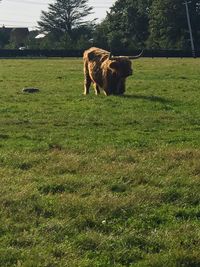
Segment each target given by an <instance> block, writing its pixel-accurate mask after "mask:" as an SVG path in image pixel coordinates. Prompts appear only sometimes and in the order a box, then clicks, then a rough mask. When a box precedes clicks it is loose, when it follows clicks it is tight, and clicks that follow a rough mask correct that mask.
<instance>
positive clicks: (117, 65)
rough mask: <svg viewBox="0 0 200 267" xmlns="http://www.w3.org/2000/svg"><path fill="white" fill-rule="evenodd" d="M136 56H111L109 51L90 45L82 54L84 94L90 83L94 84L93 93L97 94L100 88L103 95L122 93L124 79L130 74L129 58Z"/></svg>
mask: <svg viewBox="0 0 200 267" xmlns="http://www.w3.org/2000/svg"><path fill="white" fill-rule="evenodd" d="M141 55H142V53H140V54H139V55H137V56H132V57H126V56H118V57H113V56H111V53H110V52H108V51H106V50H103V49H100V48H97V47H91V48H90V49H88V50H86V51H85V52H84V54H83V61H84V76H85V80H84V94H85V95H86V94H88V93H89V88H90V85H91V83H93V84H94V89H95V93H96V94H99V93H100V89H99V88H102V89H103V91H104V93H105V95H111V94H114V95H122V94H123V93H124V92H125V80H126V78H127V77H128V76H130V75H132V73H133V71H132V68H131V60H130V59H136V58H139V57H140V56H141Z"/></svg>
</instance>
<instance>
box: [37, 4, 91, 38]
mask: <svg viewBox="0 0 200 267" xmlns="http://www.w3.org/2000/svg"><path fill="white" fill-rule="evenodd" d="M91 13H92V7H91V6H88V0H56V1H55V3H53V4H49V9H48V11H42V15H41V20H40V21H39V22H38V25H39V29H40V31H41V32H47V33H51V34H54V36H55V37H56V38H57V37H59V36H62V37H63V35H67V36H68V37H69V38H70V39H72V40H73V32H74V30H75V29H77V28H79V27H82V26H84V25H87V23H88V22H87V21H85V17H87V16H88V15H89V14H91Z"/></svg>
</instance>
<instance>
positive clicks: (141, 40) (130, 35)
mask: <svg viewBox="0 0 200 267" xmlns="http://www.w3.org/2000/svg"><path fill="white" fill-rule="evenodd" d="M151 2H152V0H117V1H116V2H115V4H114V5H113V7H111V10H110V12H109V13H108V14H107V18H106V20H107V25H106V26H107V28H108V42H109V45H110V47H111V49H119V48H122V47H126V48H130V49H132V48H133V49H135V48H138V47H144V46H145V41H146V40H147V38H148V26H149V10H150V7H151Z"/></svg>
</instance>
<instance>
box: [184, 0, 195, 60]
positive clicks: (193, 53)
mask: <svg viewBox="0 0 200 267" xmlns="http://www.w3.org/2000/svg"><path fill="white" fill-rule="evenodd" d="M190 3H191V1H187V0H186V1H185V2H184V3H183V4H184V5H185V9H186V14H187V22H188V28H189V32H190V42H191V48H192V55H193V57H194V58H195V57H196V55H195V48H194V41H193V36H192V27H191V22H190V14H189V8H188V4H190Z"/></svg>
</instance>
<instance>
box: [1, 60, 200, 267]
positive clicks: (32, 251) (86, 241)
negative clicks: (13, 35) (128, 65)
mask: <svg viewBox="0 0 200 267" xmlns="http://www.w3.org/2000/svg"><path fill="white" fill-rule="evenodd" d="M134 67H135V73H134V76H132V77H130V78H128V80H127V91H126V95H125V96H124V97H117V96H110V97H106V96H104V95H103V94H101V95H100V96H95V95H94V92H93V90H91V94H90V95H88V96H83V95H82V92H83V73H82V69H83V66H82V60H80V59H62V60H60V59H42V60H19V59H18V60H2V59H1V60H0V203H1V204H0V205H1V206H0V207H1V209H0V266H1V267H8V266H9V267H19V266H20V267H21V266H23V267H57V266H59V267H65V266H69V267H86V266H87V267H96V266H98V267H110V266H114V267H115V266H116V267H121V266H134V267H143V266H152V267H163V266H166V267H174V266H178V267H179V266H187V267H197V266H200V150H199V148H200V59H195V60H194V59H139V60H137V61H135V62H134ZM24 87H37V88H40V92H39V93H36V94H27V93H23V92H22V89H23V88H24Z"/></svg>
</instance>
